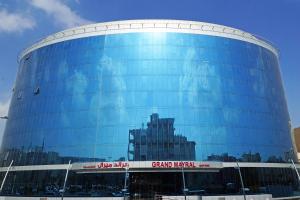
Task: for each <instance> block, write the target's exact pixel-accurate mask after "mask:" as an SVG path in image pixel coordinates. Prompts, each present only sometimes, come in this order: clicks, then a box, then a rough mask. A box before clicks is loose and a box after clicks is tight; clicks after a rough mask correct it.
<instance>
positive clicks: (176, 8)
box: [0, 0, 300, 137]
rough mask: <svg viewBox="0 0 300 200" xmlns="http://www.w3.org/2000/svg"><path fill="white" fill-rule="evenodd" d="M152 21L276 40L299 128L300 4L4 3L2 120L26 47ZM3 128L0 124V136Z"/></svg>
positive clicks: (0, 12)
mask: <svg viewBox="0 0 300 200" xmlns="http://www.w3.org/2000/svg"><path fill="white" fill-rule="evenodd" d="M149 18H152V19H184V20H196V21H204V22H211V23H217V24H222V25H227V26H231V27H234V28H239V29H242V30H245V31H247V32H250V33H253V34H256V35H259V36H261V37H263V38H266V39H267V40H269V41H272V43H274V44H275V45H276V47H277V48H279V50H280V63H281V72H282V78H283V81H284V87H285V93H286V97H287V102H288V107H289V112H290V116H291V119H292V125H293V127H297V126H300V90H299V80H300V66H299V64H300V54H299V49H300V0H0V116H4V115H6V113H7V109H8V106H9V101H10V97H11V94H12V87H13V83H14V80H15V76H16V72H17V68H18V63H17V56H18V54H19V53H20V51H21V50H22V49H23V48H25V47H27V46H28V45H30V44H32V43H34V42H35V41H37V40H38V39H40V38H43V37H45V36H46V35H49V34H51V33H54V32H57V31H60V30H62V29H65V28H70V27H74V26H78V25H82V24H88V23H92V22H105V21H112V20H124V19H149ZM4 125H5V124H4V120H0V137H1V135H2V132H3V130H4Z"/></svg>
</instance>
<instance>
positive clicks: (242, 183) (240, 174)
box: [236, 161, 246, 200]
mask: <svg viewBox="0 0 300 200" xmlns="http://www.w3.org/2000/svg"><path fill="white" fill-rule="evenodd" d="M236 165H237V168H238V171H239V176H240V181H241V185H242V189H243V196H244V200H246V192H245V186H244V181H243V177H242V173H241V169H240V165H239V163H238V161H236Z"/></svg>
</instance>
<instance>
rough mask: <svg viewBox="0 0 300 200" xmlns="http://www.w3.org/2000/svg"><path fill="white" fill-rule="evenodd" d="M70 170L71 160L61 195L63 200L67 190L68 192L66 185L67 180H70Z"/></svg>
mask: <svg viewBox="0 0 300 200" xmlns="http://www.w3.org/2000/svg"><path fill="white" fill-rule="evenodd" d="M70 168H71V160H69V165H68V168H67V171H66V175H65V181H64V185H63V189H62V193H61V200H63V199H64V194H65V190H66V183H67V180H68V175H69V170H70Z"/></svg>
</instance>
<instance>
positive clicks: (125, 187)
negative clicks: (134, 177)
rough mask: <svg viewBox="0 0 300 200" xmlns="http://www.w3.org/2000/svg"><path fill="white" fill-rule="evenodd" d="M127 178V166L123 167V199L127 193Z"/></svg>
mask: <svg viewBox="0 0 300 200" xmlns="http://www.w3.org/2000/svg"><path fill="white" fill-rule="evenodd" d="M127 179H128V167H126V168H125V178H124V189H123V197H124V200H125V199H126V198H125V197H126V193H127Z"/></svg>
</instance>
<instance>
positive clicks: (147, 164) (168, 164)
mask: <svg viewBox="0 0 300 200" xmlns="http://www.w3.org/2000/svg"><path fill="white" fill-rule="evenodd" d="M219 168H222V163H220V162H198V161H118V162H93V163H74V164H73V165H72V168H71V170H89V171H93V170H96V171H99V170H113V171H117V170H118V169H119V170H122V171H124V169H129V170H139V169H143V170H157V169H195V170H196V169H219Z"/></svg>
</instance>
